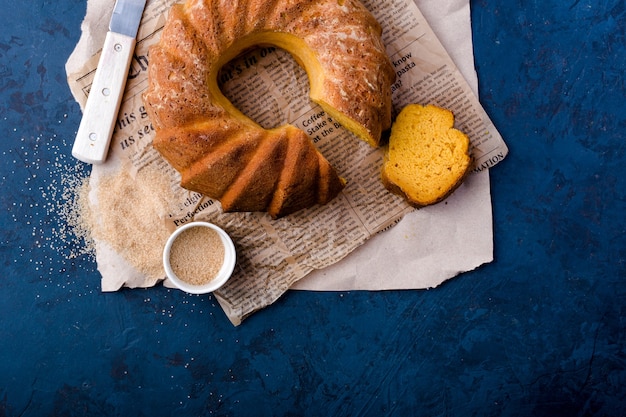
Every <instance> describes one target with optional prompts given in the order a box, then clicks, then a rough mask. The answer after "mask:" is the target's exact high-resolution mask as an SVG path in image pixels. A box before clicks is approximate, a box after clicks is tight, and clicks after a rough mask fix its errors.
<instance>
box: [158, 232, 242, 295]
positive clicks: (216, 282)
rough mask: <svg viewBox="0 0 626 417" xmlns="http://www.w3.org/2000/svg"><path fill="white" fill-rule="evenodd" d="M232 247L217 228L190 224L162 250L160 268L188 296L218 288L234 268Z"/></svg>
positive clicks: (169, 240)
mask: <svg viewBox="0 0 626 417" xmlns="http://www.w3.org/2000/svg"><path fill="white" fill-rule="evenodd" d="M236 258H237V255H236V251H235V245H234V244H233V241H232V239H231V238H230V236H228V234H227V233H226V232H225V231H224V230H223V229H221V228H220V227H218V226H216V225H214V224H212V223H206V222H192V223H188V224H186V225H184V226H181V227H179V228H178V229H176V230H175V231H174V233H172V235H171V236H170V237H169V239H168V240H167V243H166V244H165V248H164V249H163V266H164V268H165V273H166V274H167V277H168V278H169V280H170V282H171V283H172V284H173V285H174V286H175V287H177V288H178V289H180V290H183V291H185V292H188V293H190V294H206V293H210V292H213V291H215V290H217V289H219V288H220V287H222V286H223V285H224V284H225V283H226V281H228V279H229V278H230V276H231V275H232V273H233V270H234V268H235V261H236Z"/></svg>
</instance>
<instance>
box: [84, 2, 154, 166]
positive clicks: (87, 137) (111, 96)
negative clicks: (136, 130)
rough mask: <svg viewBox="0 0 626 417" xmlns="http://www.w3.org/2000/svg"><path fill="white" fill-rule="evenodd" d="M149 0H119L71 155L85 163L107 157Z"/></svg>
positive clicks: (96, 161)
mask: <svg viewBox="0 0 626 417" xmlns="http://www.w3.org/2000/svg"><path fill="white" fill-rule="evenodd" d="M145 5H146V0H116V1H115V7H114V8H113V16H112V17H111V22H110V23H109V31H108V32H107V34H106V37H105V39H104V46H103V47H102V54H101V55H100V59H99V61H98V67H97V68H96V74H95V75H94V79H93V83H92V84H91V90H90V91H89V96H88V97H87V104H85V110H84V111H83V118H82V119H81V122H80V126H79V127H78V132H77V133H76V139H75V141H74V147H73V148H72V155H73V156H74V157H75V158H77V159H79V160H81V161H83V162H86V163H90V164H98V163H102V162H104V161H105V160H106V157H107V153H108V152H109V144H110V142H111V135H112V134H113V129H114V128H115V122H116V119H117V114H118V112H119V110H120V104H121V103H122V97H123V95H124V88H125V86H126V79H127V78H128V70H129V69H130V63H131V61H132V58H133V52H134V50H135V43H136V37H137V31H138V30H139V22H140V21H141V16H142V15H143V9H144V8H145Z"/></svg>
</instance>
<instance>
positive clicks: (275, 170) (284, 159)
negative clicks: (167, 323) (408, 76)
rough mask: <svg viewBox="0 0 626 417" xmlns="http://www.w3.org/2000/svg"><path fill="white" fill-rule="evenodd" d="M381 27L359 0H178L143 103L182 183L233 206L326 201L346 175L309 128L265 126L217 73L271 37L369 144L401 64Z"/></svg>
mask: <svg viewBox="0 0 626 417" xmlns="http://www.w3.org/2000/svg"><path fill="white" fill-rule="evenodd" d="M380 34H381V28H380V25H379V24H378V22H376V20H375V19H374V18H373V16H372V15H371V14H370V13H369V12H368V11H367V10H366V9H365V8H364V7H363V6H362V5H361V3H359V2H358V1H357V0H352V1H349V0H346V1H343V2H342V1H337V0H335V1H328V0H320V1H311V0H304V1H264V0H250V1H240V2H236V1H235V2H227V1H211V0H189V1H187V2H186V3H183V4H176V5H174V6H173V7H172V8H171V10H170V13H169V16H168V20H167V23H166V25H165V28H164V30H163V33H162V37H161V40H160V42H159V43H158V44H157V45H156V46H154V47H153V48H152V49H151V50H150V65H149V87H148V89H147V90H146V92H145V93H144V97H143V98H144V103H145V105H146V108H147V111H148V113H149V115H150V119H151V121H152V123H153V125H154V127H155V130H156V137H155V139H154V142H153V145H154V147H155V148H156V149H157V150H158V151H159V152H160V153H161V154H162V155H163V157H164V158H165V159H166V160H167V161H168V162H170V164H172V166H174V168H176V169H177V170H178V171H179V172H180V173H181V177H182V182H181V185H182V186H183V187H185V188H188V189H191V190H194V191H198V192H201V193H203V194H205V195H207V196H209V197H211V198H215V199H219V200H220V202H221V203H222V208H223V209H224V210H225V211H268V212H269V213H270V215H271V216H273V217H280V216H283V215H285V214H289V213H291V212H293V211H296V210H299V209H301V208H305V207H310V206H312V205H314V204H325V203H327V202H328V201H330V200H331V199H333V198H334V197H335V196H336V195H337V194H338V193H339V192H340V191H341V190H342V189H343V187H344V185H345V184H344V181H343V180H342V179H341V178H340V177H339V175H338V174H337V172H336V171H335V169H334V168H333V167H331V166H330V165H329V164H328V162H327V161H326V159H325V158H324V157H323V156H322V155H321V154H320V153H319V152H318V151H317V150H316V148H315V147H314V145H313V144H312V142H311V141H310V139H309V138H308V137H307V136H306V134H305V133H304V132H302V131H301V130H299V129H297V128H295V127H294V126H290V125H285V126H281V127H278V128H274V129H269V130H266V129H263V128H262V127H260V126H259V125H258V124H257V123H255V122H254V121H252V120H250V119H249V118H248V117H247V116H245V115H244V114H242V113H241V112H240V111H239V110H238V109H236V108H235V107H234V106H233V105H232V103H230V101H229V100H228V99H227V98H226V97H224V95H223V94H222V93H221V91H220V89H219V86H218V82H217V75H218V72H219V70H220V68H221V67H222V66H224V65H225V64H226V63H228V62H229V61H230V60H232V59H233V58H235V57H236V56H237V55H238V54H240V53H241V52H242V51H244V50H246V49H248V48H250V47H253V46H257V45H266V44H271V45H275V46H278V47H280V48H283V49H285V50H287V51H289V52H290V53H291V54H292V55H293V56H294V58H295V59H296V61H297V62H298V63H299V64H300V65H301V66H303V67H304V69H305V70H306V71H307V74H308V76H309V81H310V86H311V88H310V91H311V93H310V94H311V99H312V100H313V101H314V102H316V103H318V104H320V105H321V106H322V108H323V109H324V110H325V111H326V112H327V113H328V114H329V115H330V116H331V117H333V118H334V119H335V120H337V121H338V122H340V123H341V124H343V125H344V126H345V127H346V128H348V129H350V130H351V131H353V132H354V133H355V134H356V135H357V136H358V137H360V138H361V139H363V140H365V141H366V142H367V143H369V144H370V145H372V146H378V144H379V141H380V137H381V133H382V132H383V131H384V130H386V129H388V128H389V127H390V125H391V84H392V83H393V81H394V79H395V74H394V71H393V68H392V66H391V63H390V61H389V58H388V57H387V55H386V52H385V48H384V45H383V44H382V41H381V38H380Z"/></svg>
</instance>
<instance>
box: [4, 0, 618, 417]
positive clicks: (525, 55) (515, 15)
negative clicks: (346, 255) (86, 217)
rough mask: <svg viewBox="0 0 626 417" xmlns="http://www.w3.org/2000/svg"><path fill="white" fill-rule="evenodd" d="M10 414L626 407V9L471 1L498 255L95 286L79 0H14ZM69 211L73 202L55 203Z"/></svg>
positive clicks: (7, 207) (605, 3)
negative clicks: (83, 240)
mask: <svg viewBox="0 0 626 417" xmlns="http://www.w3.org/2000/svg"><path fill="white" fill-rule="evenodd" d="M2 3H3V4H2V6H3V7H2V10H3V12H2V15H1V16H0V23H1V26H0V28H1V29H0V132H1V133H2V135H3V136H2V140H0V155H1V157H2V159H3V164H2V167H1V176H0V185H1V195H0V204H1V213H0V227H1V230H2V232H1V233H2V239H1V241H0V262H1V265H2V269H1V274H0V416H45V415H58V416H84V415H118V416H126V415H134V416H148V415H151V416H154V415H158V416H161V415H163V416H169V415H207V416H208V415H215V416H248V415H256V416H263V415H268V416H269V415H293V416H320V415H323V416H331V415H332V416H340V415H350V416H356V415H359V416H408V415H424V416H471V415H476V416H522V415H536V416H556V415H567V416H592V415H594V416H595V415H598V416H609V415H610V416H619V415H626V388H625V387H626V370H625V365H626V348H625V343H626V318H625V315H626V314H625V313H626V311H625V308H626V285H625V280H626V266H625V262H626V222H625V220H624V217H625V216H624V211H625V210H624V209H625V208H626V207H625V191H626V184H625V178H626V168H625V164H626V155H625V148H626V133H625V132H626V130H625V129H626V86H625V81H624V74H625V72H626V34H625V32H624V31H625V29H624V28H626V9H625V6H624V2H623V1H619V0H601V1H594V2H592V1H589V0H587V1H583V0H573V1H567V2H564V1H561V0H559V1H557V0H546V1H543V2H523V3H522V2H521V1H509V2H504V3H506V4H500V3H503V2H499V1H495V0H480V1H478V0H477V1H472V2H471V7H472V18H473V34H474V42H475V56H476V66H477V71H478V75H479V81H480V98H481V101H482V103H483V104H484V106H485V108H486V110H487V112H488V113H489V115H490V116H491V117H492V119H493V121H494V122H495V124H496V126H498V128H499V130H500V131H501V133H502V134H503V136H504V138H505V140H506V141H507V145H508V146H509V148H510V155H509V156H508V157H507V159H506V160H505V161H504V162H503V163H501V164H500V165H498V166H497V167H496V168H495V169H494V170H492V186H493V188H492V193H493V208H494V226H495V233H496V236H495V262H493V263H492V264H489V265H486V266H484V267H482V268H480V269H478V270H477V271H473V272H471V273H467V274H464V275H462V276H461V277H459V278H456V279H454V280H452V281H450V282H448V283H446V284H445V285H443V286H442V287H440V288H437V289H435V290H429V291H389V292H343V293H310V292H290V293H288V294H286V295H285V296H284V297H283V298H282V299H281V300H279V301H278V302H277V303H276V304H275V305H274V306H272V307H270V308H268V309H266V310H264V311H262V312H260V313H257V314H255V315H254V316H252V317H251V318H250V319H248V320H247V321H246V322H244V324H243V325H242V326H240V327H238V328H234V327H233V326H232V325H231V324H230V323H229V322H228V320H227V319H226V318H225V317H224V314H223V313H222V311H221V309H220V308H219V306H218V305H217V303H216V302H215V301H214V300H213V299H212V298H211V297H210V296H209V297H206V296H205V297H200V296H190V295H186V294H183V293H180V292H178V291H170V290H167V289H163V288H155V289H150V290H133V291H121V292H119V293H113V294H103V293H101V292H100V291H99V274H98V273H97V272H96V271H95V265H94V262H93V259H91V257H90V256H88V255H81V254H78V256H75V257H74V258H72V259H68V258H70V257H71V256H74V255H77V253H76V251H77V248H78V247H80V245H74V244H73V243H72V242H71V241H69V242H68V240H67V237H66V236H65V234H64V230H63V216H62V215H61V214H62V211H61V210H62V208H63V205H62V204H59V201H63V198H64V195H63V188H64V186H69V185H71V184H68V181H69V180H68V178H73V177H76V176H80V175H85V174H86V172H82V171H81V168H80V166H78V167H77V163H76V162H75V161H74V160H72V158H71V157H69V153H70V148H71V144H72V142H73V137H74V134H75V131H76V129H77V126H78V123H79V121H80V116H81V114H80V110H79V108H78V105H77V104H76V103H75V102H74V101H73V99H72V97H71V95H70V92H69V89H68V87H67V83H66V81H65V72H64V63H65V61H66V59H67V57H68V56H69V54H70V53H71V51H72V49H73V48H74V46H75V44H76V42H77V41H78V38H79V36H80V22H81V21H82V19H83V17H84V15H85V7H86V2H85V0H80V1H79V0H58V1H47V0H35V1H30V2H9V1H7V0H2ZM59 219H60V220H59Z"/></svg>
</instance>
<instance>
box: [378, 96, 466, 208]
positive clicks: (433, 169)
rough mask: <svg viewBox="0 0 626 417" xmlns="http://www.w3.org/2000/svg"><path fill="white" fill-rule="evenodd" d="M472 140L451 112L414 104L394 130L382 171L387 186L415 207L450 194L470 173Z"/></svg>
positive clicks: (407, 109)
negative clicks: (456, 125) (455, 126)
mask: <svg viewBox="0 0 626 417" xmlns="http://www.w3.org/2000/svg"><path fill="white" fill-rule="evenodd" d="M471 160H472V159H471V157H470V155H469V138H468V137H467V135H466V134H464V133H463V132H461V131H459V130H457V129H455V128H454V115H453V114H452V112H451V111H449V110H447V109H443V108H440V107H437V106H434V105H427V106H422V105H419V104H410V105H408V106H406V107H405V108H404V109H402V111H401V112H400V114H399V115H398V117H397V118H396V120H395V122H394V123H393V126H392V128H391V136H390V138H389V148H388V150H387V152H386V155H385V161H384V164H383V168H382V175H381V177H382V182H383V184H384V185H385V187H386V188H387V189H388V190H389V191H391V192H393V193H396V194H398V195H401V196H404V197H405V198H406V199H407V201H408V202H409V203H410V204H411V205H413V206H415V207H424V206H428V205H430V204H435V203H438V202H440V201H441V200H443V199H445V198H446V197H447V196H448V195H450V194H451V193H452V192H453V191H454V190H455V189H456V188H457V187H458V186H459V185H461V183H462V182H463V179H464V178H465V176H466V175H467V173H468V172H469V167H470V165H471Z"/></svg>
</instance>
